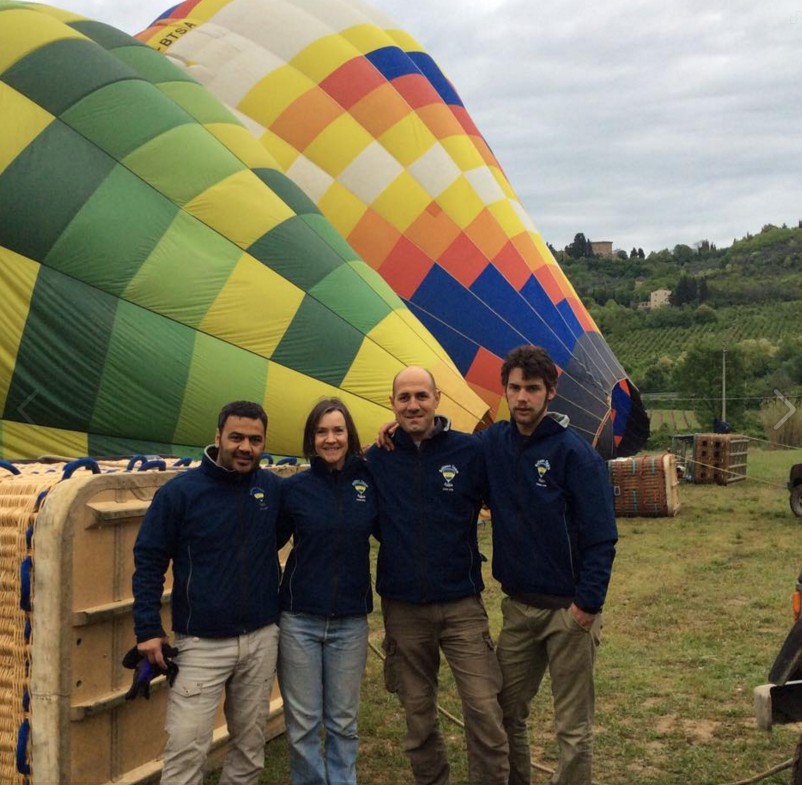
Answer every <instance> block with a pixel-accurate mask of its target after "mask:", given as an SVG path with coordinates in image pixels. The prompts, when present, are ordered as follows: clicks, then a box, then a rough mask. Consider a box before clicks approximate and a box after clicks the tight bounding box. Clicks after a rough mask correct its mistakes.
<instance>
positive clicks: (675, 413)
mask: <svg viewBox="0 0 802 785" xmlns="http://www.w3.org/2000/svg"><path fill="white" fill-rule="evenodd" d="M649 422H650V425H651V430H652V433H656V432H657V431H659V430H660V429H661V428H662V427H664V426H665V427H667V428H668V429H669V430H670V431H671V433H675V434H679V433H698V432H699V431H700V429H701V425H700V424H699V420H698V418H697V417H696V415H695V414H694V413H693V412H691V411H687V410H684V409H649Z"/></svg>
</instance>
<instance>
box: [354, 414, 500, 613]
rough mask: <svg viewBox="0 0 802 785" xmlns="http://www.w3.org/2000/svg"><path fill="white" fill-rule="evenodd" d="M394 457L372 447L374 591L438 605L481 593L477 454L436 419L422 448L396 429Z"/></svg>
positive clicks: (481, 491)
mask: <svg viewBox="0 0 802 785" xmlns="http://www.w3.org/2000/svg"><path fill="white" fill-rule="evenodd" d="M393 441H394V444H395V449H394V450H393V451H392V452H388V451H386V450H383V449H380V448H378V447H375V446H374V447H371V448H370V450H369V451H368V454H367V460H368V467H369V468H370V471H371V474H372V475H373V478H374V480H375V482H376V487H377V489H378V492H379V539H380V541H381V545H380V546H379V556H378V563H377V570H376V571H377V578H376V590H377V591H378V592H379V594H381V595H382V597H387V598H389V599H392V600H402V601H405V602H416V603H426V602H443V601H447V600H457V599H460V598H462V597H469V596H471V595H474V594H479V593H480V592H481V591H482V589H483V588H484V583H483V582H482V557H481V555H480V553H479V545H478V541H477V533H476V521H477V518H478V515H479V510H480V509H481V505H482V499H483V498H484V495H485V489H486V476H485V468H484V460H483V457H482V449H481V445H480V444H479V441H478V440H477V439H476V438H474V437H473V436H471V435H469V434H466V433H460V432H459V431H452V430H450V423H449V421H448V419H447V418H445V417H441V416H438V417H437V418H436V420H435V431H434V433H433V435H432V436H431V437H430V438H428V439H424V440H423V441H422V442H421V444H420V447H418V446H417V445H416V444H415V442H414V441H413V440H412V439H411V438H410V437H409V435H408V434H407V433H405V432H404V431H403V430H402V429H401V428H398V429H396V431H395V433H394V434H393Z"/></svg>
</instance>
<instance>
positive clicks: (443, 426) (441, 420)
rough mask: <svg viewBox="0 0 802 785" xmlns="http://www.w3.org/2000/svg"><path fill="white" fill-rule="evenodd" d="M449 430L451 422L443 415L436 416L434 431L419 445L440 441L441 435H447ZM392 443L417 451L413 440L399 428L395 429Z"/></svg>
mask: <svg viewBox="0 0 802 785" xmlns="http://www.w3.org/2000/svg"><path fill="white" fill-rule="evenodd" d="M450 430H451V420H450V419H449V418H448V417H446V416H445V415H444V414H436V415H435V416H434V429H433V430H432V432H431V434H430V435H429V436H428V437H427V438H426V439H424V440H423V442H421V444H424V443H425V442H431V441H436V440H439V439H442V438H443V434H445V433H448V431H450ZM393 441H394V442H395V444H396V446H397V447H402V448H404V449H406V450H414V449H417V445H416V444H415V440H414V439H413V438H412V437H411V436H410V435H409V434H408V433H407V432H406V431H405V430H404V429H403V428H401V427H399V428H396V429H395V433H394V434H393Z"/></svg>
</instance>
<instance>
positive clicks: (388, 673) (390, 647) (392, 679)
mask: <svg viewBox="0 0 802 785" xmlns="http://www.w3.org/2000/svg"><path fill="white" fill-rule="evenodd" d="M382 649H384V688H385V689H386V690H387V692H394V693H397V692H398V691H399V689H400V688H401V679H400V677H399V674H398V651H397V646H396V642H395V641H394V640H393V639H392V638H388V637H385V638H384V640H383V641H382Z"/></svg>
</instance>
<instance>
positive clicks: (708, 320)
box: [693, 304, 718, 324]
mask: <svg viewBox="0 0 802 785" xmlns="http://www.w3.org/2000/svg"><path fill="white" fill-rule="evenodd" d="M693 321H694V323H695V324H712V323H713V322H717V321H718V315H717V314H716V309H715V308H711V307H710V306H709V305H706V304H702V305H700V306H699V307H698V308H697V309H696V310H695V311H694V312H693Z"/></svg>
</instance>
